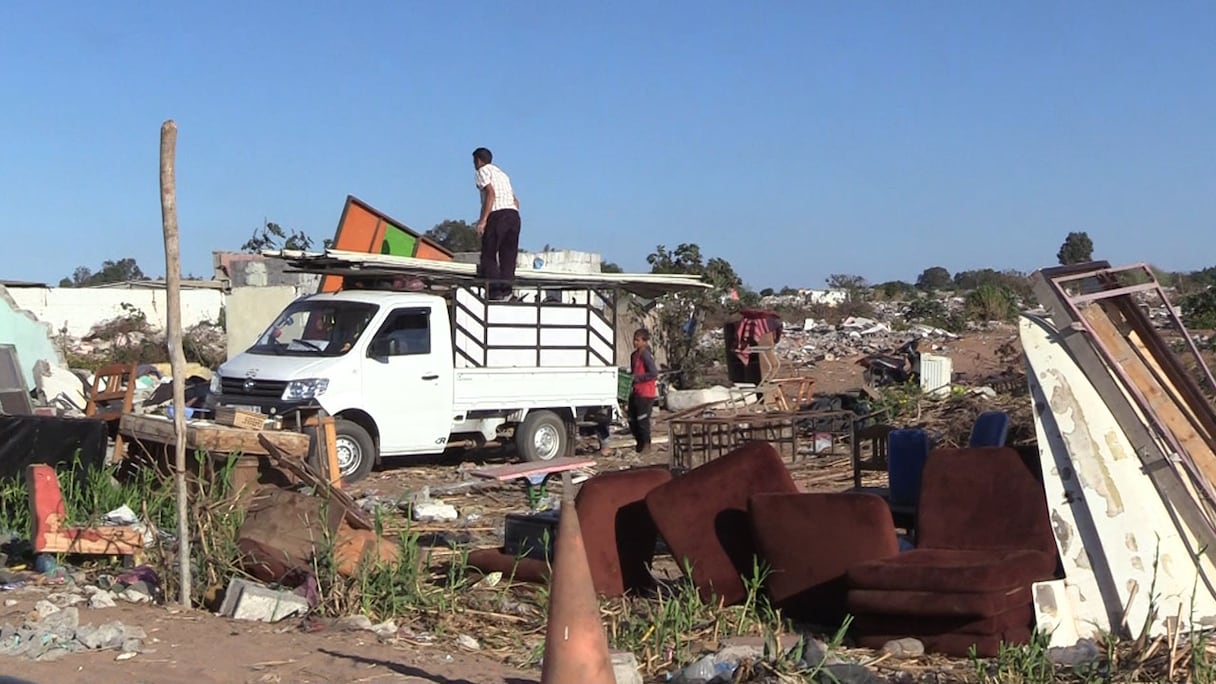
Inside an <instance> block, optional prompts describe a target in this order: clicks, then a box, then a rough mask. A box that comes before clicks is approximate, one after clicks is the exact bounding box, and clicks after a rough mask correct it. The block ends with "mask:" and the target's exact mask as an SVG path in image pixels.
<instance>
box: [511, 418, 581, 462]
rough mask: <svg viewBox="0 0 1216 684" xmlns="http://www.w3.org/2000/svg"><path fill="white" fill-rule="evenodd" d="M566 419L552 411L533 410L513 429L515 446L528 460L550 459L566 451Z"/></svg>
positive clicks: (567, 437)
mask: <svg viewBox="0 0 1216 684" xmlns="http://www.w3.org/2000/svg"><path fill="white" fill-rule="evenodd" d="M568 440H569V432H568V431H567V429H566V421H564V420H562V418H561V416H559V415H557V414H556V413H554V412H552V411H533V412H531V413H529V414H528V415H527V416H526V417H525V418H524V422H522V423H520V424H519V427H518V428H516V429H515V448H516V449H517V450H518V451H519V453H520V455H522V456H523V457H524V459H525V460H528V461H551V460H553V459H555V458H557V457H558V456H561V455H563V454H565V453H566V444H567V441H568Z"/></svg>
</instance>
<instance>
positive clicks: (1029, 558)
mask: <svg viewBox="0 0 1216 684" xmlns="http://www.w3.org/2000/svg"><path fill="white" fill-rule="evenodd" d="M1055 569H1056V557H1055V555H1054V554H1052V555H1050V556H1049V555H1047V554H1045V553H1043V552H1042V551H1032V550H1029V549H1023V550H1020V551H969V550H955V549H924V548H920V549H913V550H912V551H908V552H906V553H901V554H899V555H897V556H893V557H891V558H885V559H879V560H875V561H872V562H867V563H861V564H859V565H856V566H854V567H852V568H850V569H849V582H850V583H851V584H852V586H854V587H865V588H866V589H890V590H901V591H942V592H952V591H968V592H988V591H1003V590H1005V589H1009V588H1011V587H1020V586H1029V585H1030V584H1033V583H1034V582H1037V581H1039V580H1042V579H1045V578H1047V577H1049V576H1051V574H1052V573H1053V572H1054V571H1055Z"/></svg>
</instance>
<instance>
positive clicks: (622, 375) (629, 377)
mask: <svg viewBox="0 0 1216 684" xmlns="http://www.w3.org/2000/svg"><path fill="white" fill-rule="evenodd" d="M632 393H633V373H630V372H629V371H627V370H625V369H624V368H620V369H617V373H616V398H617V399H619V400H621V401H628V400H629V395H630V394H632Z"/></svg>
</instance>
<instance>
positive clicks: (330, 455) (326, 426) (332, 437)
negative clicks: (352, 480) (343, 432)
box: [320, 416, 342, 489]
mask: <svg viewBox="0 0 1216 684" xmlns="http://www.w3.org/2000/svg"><path fill="white" fill-rule="evenodd" d="M320 435H321V436H322V440H321V441H322V446H323V447H324V452H323V453H324V455H325V470H326V473H325V475H326V477H328V478H329V486H331V487H333V488H334V489H342V470H341V468H339V467H338V432H337V426H336V424H335V422H334V418H333V416H325V417H324V418H322V419H321V430H320Z"/></svg>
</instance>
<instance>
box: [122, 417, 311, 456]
mask: <svg viewBox="0 0 1216 684" xmlns="http://www.w3.org/2000/svg"><path fill="white" fill-rule="evenodd" d="M118 429H119V431H120V432H122V433H123V434H124V435H127V436H128V437H131V438H133V439H135V440H139V441H143V442H152V443H155V444H167V445H173V444H176V443H177V435H176V433H175V431H174V427H173V422H172V421H170V420H169V419H168V418H165V417H164V416H154V415H143V414H135V413H127V414H124V415H123V417H122V421H121V422H120V423H119V427H118ZM259 435H268V438H269V439H270V440H271V441H272V442H273V443H274V444H276V445H278V447H279V448H280V449H282V450H283V451H285V452H286V453H289V454H291V455H293V456H295V455H300V457H301V458H304V457H305V456H306V455H307V454H308V448H309V445H310V444H311V441H312V440H311V439H310V438H309V437H308V435H305V434H301V433H299V432H290V431H287V430H262V431H260V432H259V431H258V430H244V429H241V428H235V427H229V426H227V425H217V424H215V423H206V422H201V421H191V422H189V423H187V424H186V448H187V449H189V450H199V451H206V452H212V453H219V454H236V453H240V454H249V455H251V456H266V455H268V454H267V451H266V448H265V447H264V446H262V443H261V442H260V441H259V439H258V437H259Z"/></svg>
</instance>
